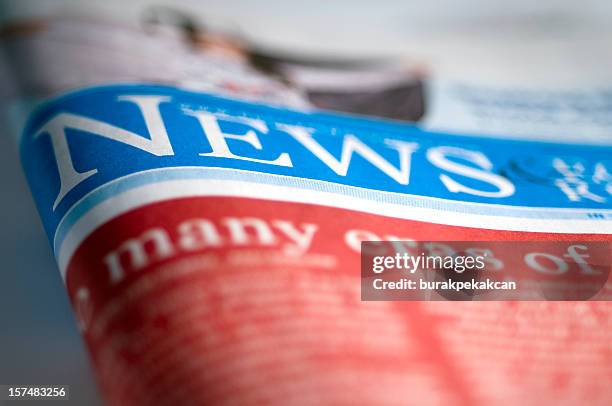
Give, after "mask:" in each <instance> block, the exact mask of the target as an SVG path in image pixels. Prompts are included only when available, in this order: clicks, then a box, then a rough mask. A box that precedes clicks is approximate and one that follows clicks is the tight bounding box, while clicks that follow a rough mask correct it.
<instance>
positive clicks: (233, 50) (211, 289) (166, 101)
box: [0, 7, 612, 405]
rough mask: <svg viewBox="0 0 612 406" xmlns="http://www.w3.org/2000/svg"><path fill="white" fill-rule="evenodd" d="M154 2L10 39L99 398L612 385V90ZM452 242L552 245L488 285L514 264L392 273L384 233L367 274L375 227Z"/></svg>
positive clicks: (12, 82) (487, 394)
mask: <svg viewBox="0 0 612 406" xmlns="http://www.w3.org/2000/svg"><path fill="white" fill-rule="evenodd" d="M142 16H143V17H142V20H141V22H140V23H138V24H135V23H134V24H129V23H126V22H125V21H114V20H112V19H108V18H104V17H102V16H96V17H84V16H82V15H65V14H63V15H57V16H51V17H49V16H48V17H45V18H36V19H32V18H30V19H22V20H14V21H12V22H11V23H10V24H7V25H5V27H4V28H3V30H2V32H1V34H0V40H1V43H2V49H3V51H4V56H5V58H6V61H7V62H8V69H9V72H8V73H9V75H7V80H5V82H6V83H5V84H4V85H3V89H2V91H3V93H4V94H3V98H4V100H5V102H6V103H5V104H6V105H7V106H8V108H7V112H8V113H9V115H10V116H11V117H12V118H14V121H13V122H14V123H15V126H16V131H17V133H18V134H19V135H18V136H16V137H18V139H19V145H20V153H21V159H22V164H23V168H24V170H25V173H26V176H27V179H28V182H29V185H30V187H31V191H32V195H33V197H34V199H35V201H36V204H37V207H38V210H39V213H40V217H41V219H42V221H43V224H44V227H45V229H46V232H47V235H48V237H49V240H50V243H51V247H52V249H53V252H54V254H55V258H56V260H57V264H58V267H59V271H60V273H61V275H62V278H63V280H64V282H65V285H66V288H67V291H68V294H69V297H70V301H71V303H72V306H73V308H74V312H75V314H76V318H77V321H78V324H79V328H80V330H81V332H82V335H83V338H84V340H85V341H86V343H87V347H88V349H89V352H90V356H91V363H92V366H93V369H94V371H95V374H96V377H97V382H98V384H99V388H100V392H101V394H102V396H103V398H104V399H105V400H106V401H107V402H108V403H109V404H117V405H151V404H329V405H336V404H376V405H379V404H384V405H387V404H388V405H391V404H394V405H395V404H402V405H404V404H414V405H426V404H427V405H429V404H458V405H489V404H518V403H521V404H525V405H536V404H541V403H542V402H545V403H549V404H553V403H554V404H568V405H570V404H571V405H579V404H580V405H582V404H589V405H609V404H611V403H612V390H611V387H610V383H611V382H612V344H611V343H612V307H611V306H610V303H608V300H609V299H610V296H612V282H611V281H610V280H609V267H610V258H609V257H610V244H609V243H610V241H611V238H610V236H611V234H612V221H611V220H612V210H611V209H612V148H611V147H610V145H611V143H612V142H611V140H612V138H610V137H612V123H611V122H610V118H609V117H610V114H609V113H610V111H611V109H610V94H609V93H606V92H605V91H598V90H597V89H595V90H593V89H583V90H582V91H577V90H575V89H574V90H572V91H568V90H564V89H561V90H554V89H553V90H550V89H538V88H532V89H529V90H524V89H522V90H517V89H512V88H503V87H494V86H491V87H485V86H482V85H476V84H470V83H462V82H458V81H454V80H451V79H448V78H445V77H438V76H436V74H435V73H434V72H433V71H430V70H429V68H428V67H427V66H425V65H424V64H421V63H418V62H417V61H414V60H413V61H406V60H403V59H402V60H395V59H388V58H378V57H376V58H344V57H343V58H338V59H335V58H331V57H329V55H321V56H318V55H311V54H309V55H307V56H301V55H299V54H289V53H285V52H280V51H277V50H270V49H267V48H266V47H265V46H257V45H255V44H253V43H251V42H249V41H247V40H245V38H243V37H242V36H240V35H237V34H236V33H232V32H231V31H222V30H214V29H206V28H205V26H204V24H203V23H202V22H201V21H199V20H198V19H197V18H195V17H194V16H193V15H190V14H189V13H185V12H182V11H180V10H175V9H173V8H163V7H150V8H147V9H146V10H145V12H143V15H142ZM20 120H22V121H20ZM491 134H496V135H491ZM462 241H464V242H465V241H468V242H473V243H479V242H480V243H482V244H485V246H486V247H488V248H491V247H494V249H495V250H502V249H505V250H506V251H505V253H506V254H508V253H509V254H513V253H515V252H518V251H520V250H522V249H523V248H525V249H527V248H529V247H524V246H520V247H522V248H517V247H519V245H520V244H525V243H526V244H534V245H532V246H530V247H531V248H533V247H537V248H540V249H541V250H544V248H542V247H546V244H557V245H558V246H557V247H555V248H554V249H560V251H559V252H558V253H557V254H558V255H552V254H550V253H548V254H547V253H539V254H538V255H542V256H545V257H546V258H544V259H545V261H540V260H539V259H538V257H536V256H533V255H535V254H530V255H532V256H531V257H529V258H530V260H531V264H532V266H531V268H529V269H527V270H526V269H523V268H520V269H519V268H516V269H517V270H518V271H520V272H515V273H514V274H512V273H511V272H510V270H509V271H508V272H510V273H499V272H498V273H497V274H496V275H498V279H499V280H495V281H492V280H490V279H487V281H486V283H485V282H482V283H483V285H482V286H483V287H482V289H485V290H491V288H492V287H493V286H497V285H495V284H502V285H503V286H504V289H510V288H509V287H511V286H512V283H514V284H515V285H516V284H518V285H519V287H520V286H521V284H523V286H522V289H523V290H521V289H519V290H518V291H517V292H514V293H510V294H508V295H507V296H503V297H502V299H504V300H500V296H498V295H495V294H491V296H490V297H487V296H486V295H484V296H483V295H479V294H473V290H471V289H480V288H479V285H478V283H479V282H478V280H476V279H473V278H471V277H470V278H468V279H466V280H465V281H463V280H461V281H458V280H456V279H452V278H451V279H452V280H451V279H448V281H446V280H444V281H438V282H439V283H437V284H435V289H432V290H430V291H428V292H427V294H426V295H418V297H416V299H418V300H415V297H407V296H402V295H399V296H398V295H396V294H395V293H397V292H390V293H385V292H381V291H380V290H381V289H383V288H382V287H388V288H389V289H391V290H395V291H397V290H408V289H411V288H409V286H410V281H409V280H408V279H407V277H410V275H411V274H412V272H407V273H405V275H403V276H406V278H404V277H402V279H401V280H400V279H398V280H394V281H391V282H390V281H389V280H387V279H384V278H382V279H381V278H378V277H377V276H376V275H377V274H381V273H383V271H384V272H385V275H389V271H388V270H387V269H386V268H385V267H387V268H388V267H389V265H388V264H387V262H389V263H391V262H393V264H395V265H394V266H396V267H399V266H400V265H397V264H400V261H399V260H400V259H401V257H399V256H396V258H397V261H394V260H393V259H392V260H391V261H385V260H384V259H385V258H384V257H382V256H380V255H382V254H380V251H377V252H378V254H376V255H379V257H378V258H380V261H378V262H376V258H374V265H376V266H380V267H379V268H376V267H374V268H371V267H366V268H365V269H364V260H365V259H367V258H366V257H367V255H366V254H367V253H364V250H365V248H367V247H369V248H372V246H371V245H368V244H371V243H375V244H378V245H375V246H374V248H377V247H378V248H381V247H382V248H384V249H387V248H389V247H387V246H386V245H384V242H389V243H391V244H392V245H393V244H394V247H395V248H393V247H392V248H393V249H392V250H391V251H392V253H393V254H397V255H399V251H397V250H396V248H397V245H398V243H399V244H400V245H402V246H403V248H404V249H405V250H404V251H402V252H404V253H405V252H406V250H407V249H408V248H411V249H412V248H416V247H424V248H423V251H422V252H425V251H426V250H427V249H430V248H431V246H432V244H434V243H436V242H438V243H439V242H449V244H452V242H462ZM381 242H382V243H381ZM426 242H427V244H429V245H427V244H426ZM420 243H423V244H424V245H422V246H420V245H419V244H420ZM570 243H571V245H570ZM487 244H489V245H487ZM495 244H498V245H495ZM500 244H501V245H500ZM504 244H505V245H504ZM508 244H510V245H508ZM512 244H515V245H512ZM589 244H591V245H589ZM597 244H599V245H597ZM602 244H603V245H602ZM437 247H438V248H439V247H440V245H437ZM504 247H505V248H504ZM587 248H592V249H594V250H599V251H597V254H595V253H592V252H591V257H590V258H591V259H592V260H591V261H584V258H588V257H589V256H588V255H587V254H585V251H580V250H581V249H582V250H586V249H587ZM466 250H467V251H469V249H468V248H466ZM517 250H518V251H517ZM532 251H533V250H532ZM419 252H421V251H419ZM521 252H522V251H521ZM555 252H556V251H555ZM498 253H499V252H498ZM364 255H365V256H364ZM423 255H424V254H422V255H421V256H422V258H423V261H425V259H426V258H425V256H423ZM502 256H503V255H498V256H497V259H496V258H490V257H487V258H485V260H486V261H489V262H488V263H489V265H491V267H489V268H488V269H487V270H486V272H491V273H492V274H495V272H496V271H499V269H500V268H501V267H498V268H495V266H493V265H495V264H498V265H499V264H501V260H500V259H499V258H501V257H502ZM391 257H392V258H393V256H391ZM414 258H416V256H415V257H414ZM414 258H413V260H414ZM450 258H451V259H453V261H454V263H453V265H452V267H453V269H454V270H457V261H456V258H457V257H456V256H450ZM472 258H473V256H472ZM593 258H597V260H596V261H594V260H593ZM538 261H539V262H538ZM383 265H384V266H383ZM372 269H373V270H374V271H373V272H374V273H372V272H371V271H372ZM414 270H416V266H415V269H413V271H414ZM48 271H51V270H48ZM458 272H459V273H461V274H462V272H463V271H458ZM364 273H366V274H367V275H365V276H364ZM499 275H501V276H499ZM568 275H570V278H569V279H568ZM455 276H456V275H455ZM372 278H378V279H372ZM576 278H578V279H576ZM372 280H374V282H373V283H372ZM542 281H544V282H545V283H546V284H547V285H546V286H545V289H541V288H542V285H537V284H538V283H540V282H542ZM421 282H422V283H426V282H423V281H421ZM434 282H435V281H434ZM432 283H433V282H432V281H430V284H431V286H434V285H433V284H432ZM562 283H565V284H572V283H574V284H579V286H580V287H585V286H586V287H590V288H589V289H590V290H589V289H587V291H586V293H584V292H582V293H581V294H576V292H574V291H573V290H572V289H573V288H568V290H562V288H560V287H559V286H560V285H561V284H562ZM444 284H446V285H444ZM458 284H459V285H458ZM525 284H528V286H527V285H525ZM534 284H535V285H534ZM551 284H552V285H551ZM555 284H557V285H555ZM447 285H448V286H449V287H450V288H449V289H451V290H455V291H462V292H464V291H466V289H467V290H468V294H467V296H463V297H462V298H460V299H461V300H457V299H458V298H457V296H453V294H450V296H449V294H446V293H443V292H442V293H441V292H440V289H443V286H447ZM536 285H537V286H536ZM425 286H430V285H427V283H426V285H425ZM500 286H501V285H500ZM525 286H527V287H525ZM534 286H535V287H534ZM551 286H553V290H552V291H551ZM571 286H572V287H575V286H577V285H571ZM379 287H380V288H379ZM466 287H467V288H466ZM591 288H592V289H591ZM470 292H472V293H470ZM568 292H569V293H568ZM404 293H405V292H402V294H404ZM445 299H446V300H445ZM483 300H489V301H483ZM523 300H529V301H527V302H525V301H523ZM567 300H570V301H567Z"/></svg>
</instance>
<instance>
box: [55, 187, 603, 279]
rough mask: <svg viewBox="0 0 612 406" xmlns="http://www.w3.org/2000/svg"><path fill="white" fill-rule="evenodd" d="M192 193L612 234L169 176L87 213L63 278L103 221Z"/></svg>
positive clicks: (593, 227) (66, 252) (71, 239)
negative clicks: (82, 245)
mask: <svg viewBox="0 0 612 406" xmlns="http://www.w3.org/2000/svg"><path fill="white" fill-rule="evenodd" d="M189 196H228V197H246V198H259V199H266V200H275V201H283V202H296V203H310V204H317V205H323V206H331V207H338V208H346V209H350V210H355V211H361V212H365V213H372V214H379V215H384V216H389V217H396V218H401V219H407V220H416V221H424V222H429V223H437V224H446V225H451V226H463V227H476V228H487V229H493V230H507V231H529V232H551V233H575V234H584V233H588V234H612V222H609V221H601V220H589V219H585V220H575V219H570V220H564V219H546V218H544V219H539V218H517V217H507V216H504V215H503V211H500V212H501V213H500V214H499V215H495V216H491V215H480V214H474V213H457V212H452V211H446V210H439V209H434V208H423V207H406V206H405V205H398V204H392V203H386V202H376V201H372V200H368V199H362V198H358V197H354V196H343V195H338V194H335V193H329V192H321V191H314V190H308V189H300V190H296V188H294V187H287V186H278V185H269V184H254V183H252V182H243V181H236V180H211V179H189V180H171V181H160V182H157V183H155V184H147V185H143V186H140V187H136V188H133V189H130V190H127V191H125V192H123V193H120V194H118V195H116V196H113V197H111V198H108V199H107V200H104V201H103V202H101V203H100V204H98V205H97V206H95V207H93V208H92V209H91V210H89V211H88V212H87V213H86V214H85V215H83V216H82V217H81V218H80V219H79V220H78V221H77V222H76V223H75V224H74V226H73V227H71V229H70V231H69V232H68V233H67V234H66V238H65V239H64V240H63V243H62V244H61V246H60V247H59V250H58V252H57V253H56V255H57V261H58V264H59V268H60V271H61V273H62V277H64V278H65V275H66V268H67V266H68V263H69V261H70V259H71V257H72V255H73V254H74V252H75V251H76V249H77V248H78V246H79V245H80V243H81V242H82V241H83V239H84V238H86V237H87V236H88V235H89V234H90V233H91V232H93V231H94V230H95V229H96V228H98V227H99V226H100V225H102V224H104V223H106V222H107V221H109V220H110V219H112V218H114V217H116V216H118V215H120V214H122V213H125V212H127V211H128V210H131V209H134V208H137V207H141V206H144V205H146V204H149V203H153V202H158V201H163V200H167V199H173V198H179V197H189ZM542 210H547V209H545V208H544V209H542Z"/></svg>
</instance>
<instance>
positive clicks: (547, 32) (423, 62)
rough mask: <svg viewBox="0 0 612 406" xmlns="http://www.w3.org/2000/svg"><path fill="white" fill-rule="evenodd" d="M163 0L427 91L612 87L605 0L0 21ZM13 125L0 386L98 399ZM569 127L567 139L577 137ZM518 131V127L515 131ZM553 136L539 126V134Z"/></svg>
mask: <svg viewBox="0 0 612 406" xmlns="http://www.w3.org/2000/svg"><path fill="white" fill-rule="evenodd" d="M165 3H168V4H170V5H171V6H172V7H173V8H175V9H181V10H184V11H186V12H188V13H189V14H190V15H193V16H195V17H197V18H198V19H199V20H200V21H202V22H203V23H204V24H205V25H206V27H207V28H213V29H218V30H221V31H231V32H232V33H234V34H237V35H239V36H240V37H241V38H243V39H245V40H246V41H248V42H249V43H250V44H252V45H254V46H256V47H259V48H263V49H266V50H269V51H270V52H278V53H284V54H293V55H302V56H312V57H317V58H321V57H330V58H338V57H343V58H364V57H367V58H374V57H376V58H378V57H381V58H386V57H402V58H405V59H407V60H410V61H412V62H413V63H414V66H419V67H421V68H422V69H424V70H426V71H427V72H428V75H430V76H431V77H433V78H437V79H436V80H434V81H433V82H432V83H433V84H432V85H431V86H430V87H428V88H427V90H426V91H427V92H428V93H432V92H434V93H435V92H439V91H440V89H445V88H446V87H445V86H447V84H448V83H455V82H457V81H460V82H462V83H469V84H470V85H471V86H496V85H499V84H500V83H502V84H504V86H505V87H513V86H519V87H520V89H531V88H536V89H537V90H543V91H548V90H550V89H558V88H559V87H561V88H562V89H563V90H564V91H567V92H575V91H585V89H586V90H589V89H601V88H604V89H610V84H611V83H612V69H611V68H612V51H611V50H612V48H611V47H610V45H611V44H612V2H610V1H607V0H601V1H596V0H582V1H557V0H538V1H532V0H527V1H525V0H515V1H512V2H508V1H492V0H463V1H454V0H446V1H436V0H429V1H376V2H370V1H367V2H366V1H364V2H361V1H355V0H350V1H349V0H340V1H333V2H330V1H323V0H311V1H308V2H291V1H280V0H278V1H276V0H264V1H257V2H249V1H238V0H222V1H216V0H215V1H212V0H211V1H187V0H181V1H172V2H163V1H145V0H130V1H114V0H113V1H110V0H107V1H83V0H72V1H69V0H49V1H45V0H15V1H6V0H5V1H1V2H0V24H3V25H5V24H7V23H12V22H15V21H21V20H24V19H25V20H28V19H32V18H41V17H42V18H45V17H47V16H58V15H59V16H61V15H76V14H83V15H89V16H95V17H96V18H101V17H100V16H105V17H104V18H109V19H113V20H117V21H123V22H125V23H134V22H138V21H141V19H142V16H143V13H144V10H146V9H147V8H148V7H150V6H152V5H160V4H165ZM6 58H7V57H6V55H4V56H2V55H0V75H1V76H2V78H3V80H2V83H3V86H4V89H3V94H9V95H15V92H14V91H10V89H8V87H10V86H11V83H12V79H11V74H12V72H11V71H10V69H8V68H7V63H9V62H10V61H7V59H6ZM13 90H14V89H13ZM434 96H435V95H434ZM11 97H12V96H11ZM11 97H8V96H7V97H3V100H2V103H3V107H4V110H5V111H14V110H15V109H14V108H15V104H14V102H15V100H16V99H11ZM449 103H450V102H448V103H446V102H444V103H442V102H440V103H433V104H432V105H429V106H428V108H427V114H426V115H425V117H424V119H423V121H422V125H424V126H429V127H432V128H438V129H446V128H447V127H453V126H456V128H457V129H458V130H460V131H472V130H475V129H476V127H477V126H478V125H480V124H474V123H473V122H472V121H470V120H469V119H468V118H465V117H464V115H461V114H457V115H456V116H454V115H453V114H454V112H453V109H454V108H456V106H455V105H453V104H452V103H450V104H449ZM449 106H450V107H449ZM453 106H455V107H453ZM608 111H609V110H605V113H606V114H607V112H608ZM449 117H451V118H452V117H456V118H457V121H456V123H452V122H449ZM451 121H452V120H451ZM600 124H601V123H599V124H598V125H599V127H597V126H595V127H593V128H592V131H591V132H590V133H589V134H591V140H593V141H594V142H606V143H610V137H609V136H608V135H607V134H610V132H609V131H608V129H609V128H610V127H609V125H610V123H604V124H601V125H600ZM19 126H20V118H19V117H16V116H15V115H13V114H9V115H6V114H5V115H3V116H2V121H0V128H1V129H2V134H1V135H0V184H1V185H2V187H3V193H2V198H1V199H0V205H1V206H0V213H1V215H2V222H1V223H0V224H1V227H0V250H1V251H0V257H1V262H0V276H1V279H0V280H1V282H0V384H69V385H71V398H72V400H71V403H73V404H79V405H83V404H98V403H100V400H99V396H98V394H97V391H96V388H95V384H94V383H93V379H92V374H91V371H90V369H89V366H88V360H87V356H86V352H85V348H84V346H83V344H82V342H81V340H80V337H79V335H78V333H77V330H76V326H75V322H74V318H73V315H72V313H71V310H70V306H69V303H68V300H67V297H66V295H65V293H64V288H63V285H62V281H61V279H60V276H59V272H58V271H57V269H56V266H55V264H54V261H53V257H52V253H51V250H50V247H49V244H48V241H47V238H46V236H45V235H44V232H43V230H42V226H41V224H40V222H39V220H38V215H37V214H36V209H35V206H34V204H33V202H32V200H31V198H30V195H29V191H28V187H27V184H26V182H25V179H24V177H23V175H22V173H21V168H20V164H19V159H18V153H17V151H18V148H17V142H16V139H17V137H18V135H17V134H18V128H19ZM496 128H497V127H495V126H491V127H490V129H489V128H487V129H486V131H485V132H487V131H489V132H495V131H496ZM568 128H569V130H568V131H567V134H565V136H566V137H568V138H569V139H571V137H579V135H577V134H573V133H572V131H571V127H568ZM520 134H521V131H520V129H519V128H517V129H516V131H515V135H520ZM555 134H556V133H554V131H552V130H551V131H550V132H549V131H548V130H547V129H546V128H544V127H543V130H542V132H541V135H542V136H547V135H549V136H554V135H555ZM602 134H603V135H602ZM556 135H559V134H556ZM604 136H605V138H604ZM62 404H65V403H62Z"/></svg>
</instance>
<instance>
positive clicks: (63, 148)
mask: <svg viewBox="0 0 612 406" xmlns="http://www.w3.org/2000/svg"><path fill="white" fill-rule="evenodd" d="M117 100H119V101H126V102H130V103H134V104H135V105H136V106H138V108H139V110H140V112H141V113H142V116H143V118H144V121H145V125H146V127H147V132H148V134H149V137H150V139H147V138H144V137H143V136H141V135H139V134H136V133H133V132H130V131H127V130H124V129H122V128H119V127H116V126H113V125H111V124H107V123H104V122H102V121H99V120H94V119H91V118H87V117H83V116H78V115H76V114H71V113H60V114H58V115H57V116H55V117H53V118H52V119H51V120H49V121H48V122H47V123H46V124H45V125H44V126H43V127H42V128H41V129H40V131H39V132H38V133H37V134H36V135H35V137H38V136H40V135H42V134H45V133H48V134H49V136H50V137H51V144H52V146H53V153H54V154H55V159H56V162H57V169H58V171H59V177H60V191H59V193H58V195H57V197H56V199H55V202H54V203H53V210H55V208H56V207H57V205H58V204H59V202H60V201H61V200H62V199H63V198H64V196H66V194H67V193H68V192H70V191H71V190H72V189H73V188H74V187H75V186H76V185H78V184H79V183H81V182H83V181H84V180H85V179H87V178H89V177H90V176H92V175H94V174H95V173H97V172H98V171H97V169H91V170H88V171H86V172H77V170H76V169H75V168H74V164H73V162H72V157H71V156H70V149H69V148H68V142H67V140H66V129H67V128H71V129H75V130H79V131H85V132H88V133H91V134H94V135H98V136H100V137H104V138H108V139H111V140H114V141H118V142H121V143H123V144H128V145H131V146H133V147H135V148H138V149H141V150H143V151H146V152H148V153H150V154H153V155H156V156H165V155H173V154H174V151H173V150H172V145H171V144H170V140H169V139H168V133H167V132H166V127H165V125H164V122H163V120H162V118H161V114H160V112H159V105H160V103H162V102H167V101H170V97H167V96H119V97H118V98H117Z"/></svg>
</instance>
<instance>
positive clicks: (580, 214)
mask: <svg viewBox="0 0 612 406" xmlns="http://www.w3.org/2000/svg"><path fill="white" fill-rule="evenodd" d="M189 179H211V180H235V181H243V182H251V183H259V184H266V185H275V186H290V187H292V188H295V189H296V190H297V189H304V190H313V191H318V192H326V193H335V194H339V195H344V196H350V197H355V198H360V199H364V200H370V201H376V202H381V203H390V204H396V205H402V206H406V208H410V207H418V208H425V209H436V210H443V211H449V212H454V213H468V214H479V215H487V216H504V217H514V218H533V219H550V220H598V219H599V220H604V221H605V220H607V219H610V218H612V211H610V210H597V209H593V210H592V212H593V213H599V214H602V215H603V218H592V217H589V213H591V212H590V211H587V210H585V209H556V208H555V209H549V210H547V209H546V208H539V207H538V208H525V207H513V206H505V205H504V206H502V205H495V204H483V203H467V202H460V201H455V200H445V199H439V198H432V197H425V196H416V195H407V194H401V193H391V192H381V191H375V190H370V189H364V188H359V187H354V186H347V185H341V184H336V183H331V182H325V181H319V180H313V179H304V178H295V177H289V176H281V175H272V174H265V173H260V172H249V171H244V170H237V169H226V168H211V167H207V168H203V167H177V168H160V169H153V170H149V171H144V172H138V173H134V174H131V175H128V176H125V177H122V178H119V179H116V180H114V181H112V182H109V183H107V184H104V185H102V186H100V187H99V188H97V189H95V190H93V191H92V192H90V193H89V194H87V195H86V196H85V197H84V198H83V199H81V200H80V201H78V202H77V203H76V204H75V205H74V206H73V207H72V208H71V209H70V210H69V211H68V213H66V215H65V216H64V218H63V219H62V221H61V222H60V224H59V226H58V228H57V231H56V233H55V238H54V245H53V248H54V251H55V253H58V252H59V248H60V246H61V244H62V242H63V241H64V239H65V237H66V234H67V233H68V231H69V230H70V229H71V228H72V226H73V225H74V224H75V223H76V222H77V221H78V220H79V219H80V218H81V217H83V216H84V215H85V214H86V213H87V212H88V211H89V210H91V209H92V208H93V207H95V206H97V205H98V204H100V203H102V202H103V201H105V200H107V199H109V198H111V197H114V196H117V195H119V194H121V193H123V192H125V191H128V190H130V189H134V188H137V187H139V186H143V185H149V184H153V183H159V182H164V181H172V180H189ZM296 193H299V192H297V191H296Z"/></svg>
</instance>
